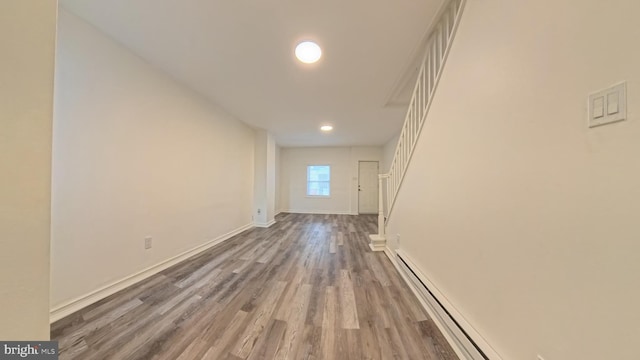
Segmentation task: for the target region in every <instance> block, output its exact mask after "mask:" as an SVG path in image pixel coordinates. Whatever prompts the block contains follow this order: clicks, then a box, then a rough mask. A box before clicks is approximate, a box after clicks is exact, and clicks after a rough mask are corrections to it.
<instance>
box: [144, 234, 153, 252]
mask: <svg viewBox="0 0 640 360" xmlns="http://www.w3.org/2000/svg"><path fill="white" fill-rule="evenodd" d="M151 246H153V238H152V237H151V236H147V237H146V238H144V248H145V249H146V250H149V249H151Z"/></svg>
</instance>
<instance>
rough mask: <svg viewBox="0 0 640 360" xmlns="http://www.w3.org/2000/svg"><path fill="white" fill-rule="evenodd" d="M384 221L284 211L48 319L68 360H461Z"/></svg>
mask: <svg viewBox="0 0 640 360" xmlns="http://www.w3.org/2000/svg"><path fill="white" fill-rule="evenodd" d="M375 221H376V217H375V216H369V215H360V216H348V215H302V214H281V215H279V216H278V217H277V223H276V224H275V225H273V226H272V227H271V228H269V229H260V228H255V229H252V230H248V231H246V232H244V233H242V234H240V235H238V236H236V237H234V238H232V239H229V240H227V241H226V242H224V243H222V244H220V245H218V246H216V247H214V248H212V249H210V250H208V251H206V252H204V253H202V254H200V255H198V256H196V257H194V258H192V259H189V260H187V261H185V262H183V263H180V264H178V265H176V266H174V267H171V268H169V269H167V270H165V271H163V272H162V273H160V274H157V275H155V276H153V277H151V278H149V279H147V280H145V281H144V282H142V283H140V284H137V285H135V286H132V287H130V288H127V289H125V290H123V291H121V292H119V293H117V294H115V295H113V296H110V297H109V298H107V299H104V300H102V301H100V302H98V303H96V304H94V305H92V306H90V307H88V308H85V309H83V310H81V311H79V312H78V313H75V314H73V315H70V316H68V317H66V318H64V319H62V320H60V321H58V322H56V323H54V324H53V325H52V327H51V337H52V340H58V341H59V346H60V359H81V360H92V359H99V360H102V359H117V360H122V359H170V360H174V359H180V360H187V359H215V360H218V359H295V360H298V359H382V360H386V359H412V360H413V359H457V357H456V355H455V353H454V352H453V350H452V349H451V347H450V346H449V345H448V344H447V342H446V341H445V339H444V338H443V336H442V334H440V332H439V331H438V330H437V328H436V327H435V325H434V324H433V322H432V321H431V320H430V319H429V318H428V316H427V315H426V314H425V312H424V311H423V310H422V308H421V307H420V305H419V303H418V302H417V300H416V299H415V298H414V297H413V295H412V293H411V291H410V290H409V289H408V288H407V286H406V285H405V284H404V282H402V279H401V278H400V277H399V275H398V273H397V272H396V270H395V268H394V267H393V265H392V264H391V262H390V261H389V259H387V258H386V256H385V255H384V254H383V253H379V252H377V253H373V252H371V251H370V250H369V248H368V237H367V234H369V233H375V232H376V231H377V227H376V223H375Z"/></svg>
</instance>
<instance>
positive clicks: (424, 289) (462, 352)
mask: <svg viewBox="0 0 640 360" xmlns="http://www.w3.org/2000/svg"><path fill="white" fill-rule="evenodd" d="M396 256H397V259H398V261H397V264H398V266H399V268H400V270H401V271H402V272H404V274H403V275H404V276H405V278H406V279H408V282H409V283H410V284H409V285H410V286H412V287H413V290H414V292H415V293H416V295H418V297H420V298H421V299H420V300H421V303H422V304H423V306H426V307H428V309H427V311H428V312H429V314H430V315H431V316H432V317H435V318H434V319H433V320H434V321H436V322H438V323H439V324H440V325H441V326H440V328H441V329H440V330H441V331H443V332H446V334H444V335H445V337H447V338H448V339H449V340H450V341H452V342H453V343H452V344H451V345H452V346H453V347H454V349H455V350H456V353H458V356H460V357H461V360H493V359H490V358H489V357H488V356H487V354H485V352H483V351H482V349H481V348H480V346H478V345H477V344H476V342H475V341H474V340H473V339H472V338H471V336H469V334H468V333H467V331H465V330H464V329H463V328H462V327H461V326H460V323H459V322H458V321H456V319H455V318H454V317H453V316H452V315H451V313H450V312H449V311H448V310H447V309H446V308H445V307H444V306H443V304H442V302H441V301H440V300H439V299H438V298H437V297H436V295H435V294H434V291H432V290H431V289H429V287H428V286H427V285H426V284H425V282H423V281H422V280H421V279H420V277H419V276H418V275H417V274H416V272H415V271H414V270H413V269H412V268H411V266H410V265H409V264H410V263H411V262H410V261H409V260H407V259H406V256H405V257H404V258H403V255H402V254H401V253H400V252H398V253H397V254H396Z"/></svg>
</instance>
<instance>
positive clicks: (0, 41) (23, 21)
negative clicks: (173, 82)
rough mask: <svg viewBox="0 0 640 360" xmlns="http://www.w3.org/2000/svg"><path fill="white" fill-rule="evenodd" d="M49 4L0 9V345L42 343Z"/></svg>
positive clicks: (1, 5) (15, 1)
mask: <svg viewBox="0 0 640 360" xmlns="http://www.w3.org/2000/svg"><path fill="white" fill-rule="evenodd" d="M56 12H57V4H56V2H55V1H42V0H41V1H20V0H11V1H2V2H0V49H2V55H1V56H0V174H2V175H1V176H0V319H2V320H1V321H0V339H2V340H5V341H6V340H48V339H49V234H50V214H51V213H50V210H51V122H52V119H53V77H54V54H55V38H56Z"/></svg>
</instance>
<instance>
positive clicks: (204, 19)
mask: <svg viewBox="0 0 640 360" xmlns="http://www.w3.org/2000/svg"><path fill="white" fill-rule="evenodd" d="M442 2H443V0H393V1H389V0H321V1H307V0H280V1H275V0H180V1H176V0H61V3H62V4H63V6H64V7H65V8H66V9H68V10H69V11H71V12H73V13H75V14H77V15H79V16H81V17H82V18H84V19H85V20H87V21H89V22H90V23H92V24H93V25H95V26H96V27H98V28H100V29H101V30H102V31H104V32H105V33H107V34H108V35H110V36H111V37H113V38H114V39H116V40H117V41H118V42H120V43H121V44H123V45H124V46H126V47H127V48H129V49H131V50H132V51H133V52H135V53H136V54H138V55H139V56H141V57H142V58H144V59H145V60H147V61H148V62H150V63H151V64H153V65H154V66H156V67H158V68H160V69H162V70H164V71H165V72H167V73H169V74H170V75H171V76H173V77H174V78H176V79H178V80H179V81H180V82H182V83H184V84H186V85H187V86H189V87H191V88H193V89H194V90H196V91H198V92H199V93H201V94H203V95H204V96H205V97H207V98H208V99H210V100H211V101H212V102H214V103H216V104H217V105H218V106H220V107H222V108H223V109H225V110H226V111H228V112H229V113H231V114H233V115H234V116H236V117H237V118H238V119H240V120H242V121H244V122H246V123H248V124H250V125H251V126H254V127H258V128H263V129H267V130H268V131H270V132H271V133H272V134H273V135H274V136H275V138H276V140H277V142H278V144H280V145H281V146H346V145H382V144H384V143H385V142H387V141H388V140H389V139H390V138H391V137H392V136H393V135H395V134H396V133H397V132H398V131H399V130H400V127H401V125H402V121H403V120H404V115H405V112H406V106H397V103H402V102H403V101H408V99H403V98H398V97H399V96H400V97H406V94H407V91H406V90H407V88H412V87H413V81H414V80H413V79H411V80H410V81H407V78H412V77H411V76H407V74H410V73H412V71H413V69H412V64H413V63H414V61H415V59H416V57H418V56H419V53H421V52H422V51H421V50H420V49H419V48H420V44H421V43H422V42H423V41H424V39H425V37H426V32H427V31H428V29H429V26H430V23H431V20H432V18H433V17H434V15H435V13H436V12H437V11H438V9H439V8H440V6H441V4H442ZM301 40H314V41H316V42H317V43H318V44H319V45H320V46H321V47H322V50H323V57H322V58H321V60H320V61H319V62H318V63H317V64H313V65H303V64H301V63H299V62H297V61H296V60H295V57H294V55H293V51H294V47H295V45H296V44H297V43H298V42H299V41H301ZM399 94H401V95H399ZM389 104H396V105H389ZM324 123H331V124H333V125H334V128H335V129H334V131H333V132H332V133H331V134H321V133H320V131H319V127H320V125H321V124H324Z"/></svg>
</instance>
